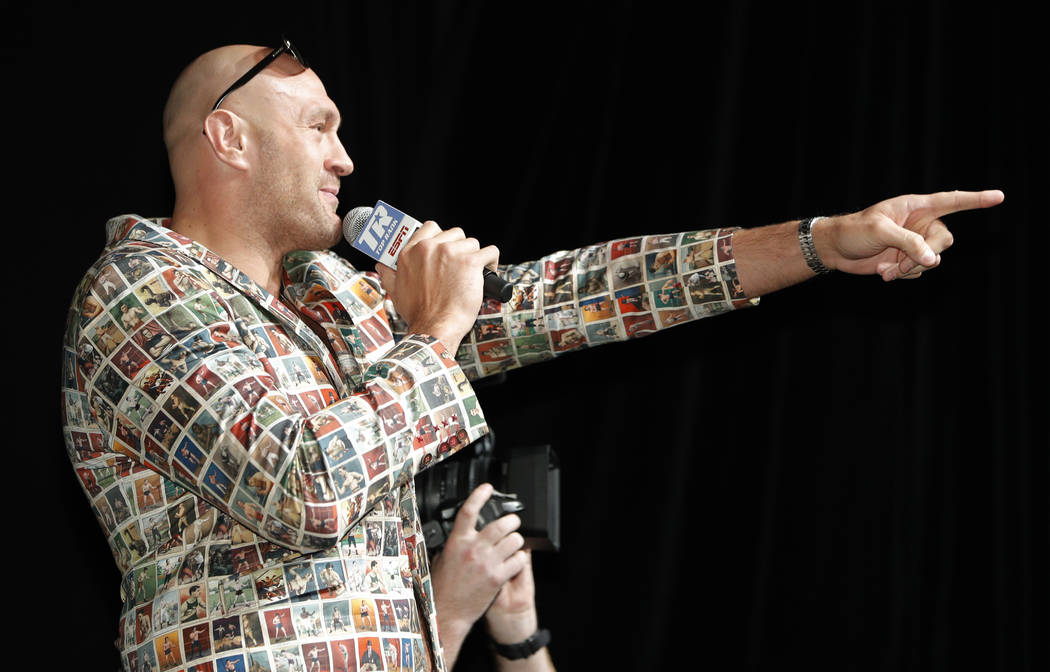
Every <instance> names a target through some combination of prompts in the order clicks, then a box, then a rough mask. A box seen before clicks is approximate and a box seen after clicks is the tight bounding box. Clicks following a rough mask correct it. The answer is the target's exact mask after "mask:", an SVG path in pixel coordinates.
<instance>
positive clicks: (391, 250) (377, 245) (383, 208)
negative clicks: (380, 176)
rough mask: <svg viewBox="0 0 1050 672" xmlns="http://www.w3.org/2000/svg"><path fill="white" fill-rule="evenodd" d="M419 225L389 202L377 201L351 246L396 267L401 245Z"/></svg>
mask: <svg viewBox="0 0 1050 672" xmlns="http://www.w3.org/2000/svg"><path fill="white" fill-rule="evenodd" d="M420 226H421V224H420V223H419V222H417V221H416V220H415V219H413V218H412V217H410V216H408V215H406V214H405V213H403V212H401V211H400V210H398V209H397V208H395V207H393V206H392V205H390V204H389V203H384V202H383V201H379V202H378V203H376V207H375V209H373V210H372V216H371V217H369V218H368V222H367V223H366V224H365V227H364V228H363V229H362V230H361V233H359V234H358V236H357V240H355V241H354V242H353V246H354V247H355V248H356V249H358V250H360V251H362V252H364V253H365V254H367V255H368V256H370V257H372V258H373V259H375V260H376V261H379V262H382V263H384V264H386V265H387V266H390V267H391V268H397V255H398V252H400V251H401V245H402V243H404V242H405V241H406V240H408V238H409V237H410V236H411V235H412V234H413V233H415V231H416V229H418V228H419V227H420Z"/></svg>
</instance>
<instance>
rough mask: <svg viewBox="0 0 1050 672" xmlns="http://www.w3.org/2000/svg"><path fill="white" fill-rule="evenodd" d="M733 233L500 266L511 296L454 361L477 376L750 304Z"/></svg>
mask: <svg viewBox="0 0 1050 672" xmlns="http://www.w3.org/2000/svg"><path fill="white" fill-rule="evenodd" d="M734 231H736V230H735V229H732V228H723V229H710V230H706V231H689V232H685V233H671V234H656V235H648V236H635V237H630V238H622V239H616V240H612V241H608V242H605V243H599V244H596V245H592V246H589V247H584V248H581V249H578V250H565V251H560V252H555V253H553V254H550V255H547V256H545V257H543V258H541V259H538V260H536V261H533V262H527V263H522V264H515V265H513V266H504V267H501V269H500V270H501V274H502V275H503V276H504V277H506V278H507V279H508V280H509V281H511V282H513V283H514V286H515V287H514V296H513V298H512V299H511V300H510V301H508V302H505V303H503V304H502V305H501V304H499V303H496V302H491V301H490V302H486V303H485V305H483V306H482V310H481V313H480V315H479V316H478V319H477V321H476V322H475V324H474V328H473V329H472V330H471V331H470V333H468V334H467V336H466V337H465V338H464V339H463V342H462V344H461V347H460V348H459V350H458V351H457V353H456V359H457V360H458V361H459V362H460V364H461V365H462V366H463V368H464V371H466V372H467V375H468V377H471V378H475V377H481V376H486V375H490V374H493V373H497V372H500V371H505V370H508V369H512V368H516V367H519V366H524V365H527V364H532V363H536V362H540V361H545V360H548V359H552V358H554V357H558V356H560V355H562V354H564V353H567V352H572V351H576V350H580V349H583V348H587V347H591V346H594V345H600V344H604V343H611V342H614V341H622V340H627V339H633V338H638V337H640V336H644V335H647V334H652V333H655V332H657V331H660V330H663V329H666V328H668V327H671V326H677V325H681V324H685V323H687V322H691V321H694V320H696V319H699V318H702V317H708V316H711V315H718V314H721V313H724V312H727V311H730V310H733V309H735V308H739V307H743V306H747V305H751V304H752V303H753V302H750V301H748V300H747V297H745V296H744V293H743V291H742V289H741V288H740V285H739V283H738V282H737V271H736V268H735V260H734V258H733V257H734V251H733V245H734V244H733V237H734Z"/></svg>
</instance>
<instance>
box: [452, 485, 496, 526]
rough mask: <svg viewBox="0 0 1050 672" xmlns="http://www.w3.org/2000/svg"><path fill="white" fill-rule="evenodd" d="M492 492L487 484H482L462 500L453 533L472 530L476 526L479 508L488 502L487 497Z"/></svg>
mask: <svg viewBox="0 0 1050 672" xmlns="http://www.w3.org/2000/svg"><path fill="white" fill-rule="evenodd" d="M492 490H493V488H492V485H491V484H489V483H482V484H481V485H479V486H478V487H476V488H474V491H473V492H471V493H470V494H469V495H468V496H467V498H466V499H464V500H463V504H462V505H461V506H460V507H459V513H457V514H456V524H455V526H454V531H455V530H460V529H461V528H462V530H473V529H474V527H475V526H476V525H477V524H478V514H479V513H481V507H483V506H484V505H485V502H487V501H489V497H491V496H492Z"/></svg>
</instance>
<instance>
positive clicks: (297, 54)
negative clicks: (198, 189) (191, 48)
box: [201, 37, 310, 135]
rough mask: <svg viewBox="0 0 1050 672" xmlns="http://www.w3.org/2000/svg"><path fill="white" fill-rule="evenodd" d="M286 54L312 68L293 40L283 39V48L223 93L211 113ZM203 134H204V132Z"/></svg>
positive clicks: (305, 67)
mask: <svg viewBox="0 0 1050 672" xmlns="http://www.w3.org/2000/svg"><path fill="white" fill-rule="evenodd" d="M284 53H287V54H289V55H291V57H292V58H294V59H295V60H296V62H298V63H299V65H301V66H303V69H309V68H310V66H309V64H307V62H306V58H305V57H304V56H303V53H302V52H301V51H299V50H298V49H297V48H296V47H295V45H294V44H292V42H291V40H289V39H288V38H287V37H282V38H281V46H279V47H277V48H276V49H274V50H273V51H271V52H270V53H269V54H267V55H266V57H264V58H263V59H262V60H261V61H259V62H258V63H256V64H255V65H253V66H252V68H251V70H249V71H248V72H246V73H244V74H243V75H241V76H240V78H239V79H238V80H237V81H236V82H234V83H233V84H231V85H230V88H228V89H226V90H225V91H223V92H222V95H221V96H219V99H218V100H216V101H215V104H214V105H212V106H211V112H214V111H215V110H217V109H219V105H222V101H224V100H226V96H228V95H230V94H231V93H233V92H234V91H236V90H237V89H239V88H241V87H242V86H244V85H245V84H247V83H248V82H249V81H250V80H251V78H252V77H254V76H256V75H257V74H259V73H260V72H262V71H263V70H264V69H265V68H266V66H268V65H269V64H271V63H273V62H274V61H275V60H277V58H278V57H279V56H280V55H281V54H284ZM201 132H202V133H203V132H204V131H203V130H202V131H201ZM205 135H207V134H205Z"/></svg>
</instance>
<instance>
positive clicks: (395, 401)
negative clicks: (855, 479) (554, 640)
mask: <svg viewBox="0 0 1050 672" xmlns="http://www.w3.org/2000/svg"><path fill="white" fill-rule="evenodd" d="M168 224H170V221H169V220H164V219H157V220H149V219H144V218H141V217H137V216H133V215H126V216H121V217H117V218H114V219H112V220H110V221H109V222H107V225H106V226H107V245H106V248H105V249H104V250H103V252H102V255H101V257H100V258H99V260H98V261H97V262H96V263H95V264H94V265H93V266H92V267H91V269H89V270H88V272H87V273H86V275H85V277H84V279H83V281H82V282H81V283H80V285H79V287H78V288H77V290H76V292H75V295H74V297H73V301H72V305H71V308H70V312H69V320H68V325H67V329H66V333H65V337H64V346H63V358H64V360H63V380H62V410H63V432H64V438H65V443H66V448H67V452H68V454H69V458H70V460H71V463H72V466H73V468H74V470H75V472H76V475H77V477H78V480H79V482H80V484H81V485H82V487H83V491H84V493H85V495H86V496H87V498H88V500H89V502H90V504H91V506H92V508H93V510H94V512H95V515H96V517H97V519H98V521H99V524H100V526H101V527H102V530H103V532H104V533H105V535H106V538H107V541H108V543H109V546H110V548H111V550H112V553H113V558H114V560H115V562H116V564H117V567H118V569H119V571H120V573H121V576H122V577H123V578H122V581H121V586H120V590H121V597H122V601H123V609H122V612H121V614H120V616H119V621H118V624H117V638H116V642H115V643H116V645H117V647H118V649H119V650H120V652H121V657H122V661H123V664H124V666H125V669H127V670H129V671H134V672H143V671H146V670H149V671H155V670H162V671H165V672H166V671H168V670H198V671H202V672H203V671H213V672H218V671H222V672H227V671H239V672H251V671H277V670H304V671H306V670H308V671H309V672H350V671H354V672H357V671H358V670H360V671H362V672H364V671H367V670H383V671H385V672H393V671H401V670H425V669H437V670H441V669H444V668H445V665H444V661H443V658H442V655H441V648H440V645H439V644H438V642H439V639H438V631H437V627H438V625H437V618H436V615H435V605H434V599H433V590H432V586H431V583H430V572H429V558H428V557H427V551H426V548H425V545H424V543H423V537H422V534H421V533H420V521H419V518H418V516H419V514H418V509H417V505H416V498H415V489H414V482H413V478H414V476H415V475H416V474H417V473H418V472H419V471H420V470H422V469H424V468H426V467H427V466H429V465H430V464H433V463H435V462H436V461H439V460H441V459H444V458H445V457H447V456H449V455H452V454H454V453H455V452H456V451H458V450H460V449H461V448H462V447H464V446H466V445H467V444H469V443H470V442H472V441H474V440H475V439H477V438H478V437H480V436H481V435H482V434H484V433H485V432H487V431H488V426H487V424H486V422H485V418H484V415H483V413H482V411H481V407H480V405H479V403H478V400H477V397H476V395H475V394H474V391H473V388H472V387H471V384H470V381H471V380H473V379H476V378H479V377H481V376H485V375H490V374H492V373H495V372H498V371H504V370H507V369H511V368H514V367H517V366H523V365H526V364H531V363H535V362H540V361H544V360H548V359H552V358H554V357H556V356H559V355H561V354H564V353H566V352H571V351H575V350H579V349H582V348H585V347H588V346H591V345H597V344H602V343H607V342H611V341H617V340H624V339H629V338H636V337H639V336H643V335H646V334H649V333H652V332H655V331H658V330H660V329H663V328H666V327H670V326H673V325H677V324H683V323H685V322H688V321H692V320H695V319H697V318H702V317H706V316H709V315H715V314H719V313H722V312H726V311H728V310H731V309H733V308H738V307H742V306H746V305H751V304H753V303H756V302H757V300H748V299H746V298H745V297H744V296H743V295H742V292H741V291H740V287H739V283H738V282H737V281H736V274H735V266H734V262H733V255H732V233H733V229H714V230H708V231H693V232H687V233H681V234H669V235H657V236H642V237H637V238H628V239H623V240H615V241H610V242H607V243H602V244H599V245H594V246H590V247H586V248H583V249H580V250H575V251H563V252H557V253H555V254H552V255H549V256H547V257H544V258H543V259H540V260H539V261H535V262H529V263H525V264H518V265H513V266H503V267H501V269H500V271H501V273H502V274H503V275H504V277H506V278H508V279H509V280H511V281H512V282H514V283H515V291H514V296H513V299H512V300H511V301H509V302H507V303H506V304H502V305H501V304H499V303H497V302H485V304H484V305H483V306H482V307H481V311H480V314H479V317H478V320H477V322H476V324H475V326H474V329H473V330H472V332H471V333H470V334H469V335H468V336H467V337H466V338H464V340H463V343H462V345H461V347H460V349H459V351H458V352H457V353H456V356H455V357H453V356H452V355H451V354H450V353H449V352H447V351H446V350H445V348H444V347H443V346H442V344H441V343H440V342H439V341H437V340H436V339H434V338H432V337H430V336H428V335H425V334H412V333H406V329H405V325H404V324H403V323H402V322H401V320H400V319H399V318H398V316H397V315H396V313H395V311H394V309H393V306H392V304H391V303H390V302H389V301H388V300H387V299H386V296H385V294H384V292H383V290H382V287H381V286H380V284H379V280H378V276H377V275H376V274H374V273H370V272H362V271H358V270H356V269H354V268H353V267H352V266H351V265H350V264H349V263H348V262H347V261H345V260H343V259H341V258H339V257H338V256H336V255H335V254H334V253H331V252H295V253H292V254H289V255H288V256H287V257H286V259H285V264H284V265H285V276H284V278H283V286H282V295H281V296H280V297H276V296H273V295H271V294H270V293H268V292H267V291H266V290H264V289H263V288H262V287H260V286H259V285H257V284H256V283H255V282H253V281H252V280H251V279H250V278H248V277H247V276H246V275H244V274H243V273H241V272H240V271H238V270H237V269H236V268H234V267H233V266H231V265H230V264H229V263H227V262H226V261H225V260H223V259H221V258H220V257H218V256H217V255H215V254H214V253H213V252H211V251H210V250H208V249H206V248H204V247H203V246H201V245H199V244H198V243H196V242H194V241H191V240H189V239H188V238H185V237H183V236H181V235H179V234H177V233H175V232H174V231H172V230H170V229H168V228H167V226H166V225H168ZM302 316H306V317H308V318H309V319H310V321H312V322H313V323H314V325H313V326H311V325H310V324H309V323H308V322H306V321H304V320H303V319H302Z"/></svg>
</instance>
